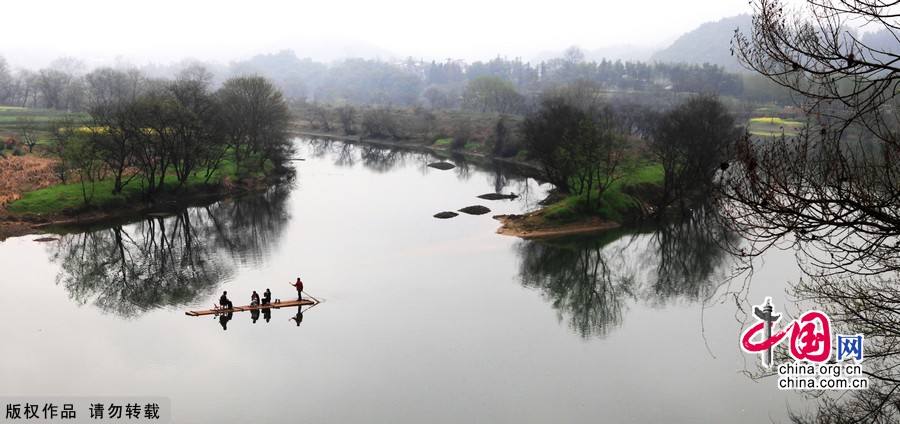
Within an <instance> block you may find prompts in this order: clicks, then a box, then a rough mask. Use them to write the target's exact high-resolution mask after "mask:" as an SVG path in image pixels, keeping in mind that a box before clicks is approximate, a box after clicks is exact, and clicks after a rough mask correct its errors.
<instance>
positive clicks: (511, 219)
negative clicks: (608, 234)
mask: <svg viewBox="0 0 900 424" xmlns="http://www.w3.org/2000/svg"><path fill="white" fill-rule="evenodd" d="M543 212H544V210H543V209H540V210H537V211H534V212H530V213H527V214H524V215H497V216H494V219H496V220H498V221H500V223H501V224H502V225H501V226H500V228H498V229H497V234H503V235H505V236H513V237H521V238H523V239H526V240H531V239H543V238H554V237H565V236H574V235H585V234H593V233H599V232H601V231H606V230H611V229H613V228H619V227H620V226H621V225H620V224H619V223H618V222H613V221H609V220H606V219H603V218H600V217H596V216H592V217H586V218H584V219H579V220H577V221H575V222H569V223H562V224H560V223H555V222H551V221H548V220H546V219H544V218H543V217H542V214H543Z"/></svg>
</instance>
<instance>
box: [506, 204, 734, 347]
mask: <svg viewBox="0 0 900 424" xmlns="http://www.w3.org/2000/svg"><path fill="white" fill-rule="evenodd" d="M730 237H733V236H732V235H730V233H728V232H726V231H725V230H724V229H722V227H720V226H717V225H715V224H714V220H711V219H709V218H708V216H707V215H705V214H702V213H698V214H697V215H696V216H694V217H693V218H691V219H689V220H686V221H684V222H681V223H677V224H669V225H663V226H660V227H659V228H657V229H655V230H652V231H649V232H640V231H637V232H636V231H626V230H617V231H610V232H606V233H603V234H601V235H598V236H594V237H587V238H574V239H567V240H564V241H554V242H538V241H523V242H520V243H519V244H518V252H519V256H520V258H521V265H520V272H519V276H520V279H521V282H522V284H523V285H524V286H526V287H533V288H536V289H539V290H540V291H541V292H542V293H543V295H544V296H545V297H546V298H548V299H549V301H550V302H551V304H552V306H553V308H554V309H556V310H557V312H558V313H559V316H560V319H563V318H564V319H566V320H567V321H568V324H569V326H570V327H571V328H572V329H573V330H574V331H575V332H577V333H578V334H579V335H581V336H582V337H585V338H588V337H592V336H604V335H606V334H607V333H608V332H609V331H610V330H611V329H614V328H616V327H618V326H619V325H621V323H622V319H623V312H624V311H625V309H626V307H627V303H628V302H629V301H636V300H642V301H646V302H650V303H663V302H666V301H668V300H670V299H675V298H679V299H686V300H690V301H699V300H705V299H706V298H708V297H709V296H711V295H712V294H713V293H714V292H715V288H716V286H717V284H718V283H719V282H721V281H722V280H723V279H724V273H725V269H726V267H725V266H723V265H724V264H725V262H726V261H727V260H728V259H729V258H730V256H729V255H728V254H727V252H726V251H725V250H723V249H721V248H720V245H721V243H722V241H723V239H724V238H730Z"/></svg>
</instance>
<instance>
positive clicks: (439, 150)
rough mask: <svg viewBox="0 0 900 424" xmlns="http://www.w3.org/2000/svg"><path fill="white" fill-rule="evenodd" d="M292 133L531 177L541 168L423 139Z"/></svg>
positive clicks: (297, 131)
mask: <svg viewBox="0 0 900 424" xmlns="http://www.w3.org/2000/svg"><path fill="white" fill-rule="evenodd" d="M292 133H293V134H294V135H296V136H298V137H307V138H311V139H326V140H336V141H342V142H345V143H351V144H367V145H372V146H379V147H384V148H395V149H407V150H415V151H420V152H426V153H431V154H433V155H435V156H438V157H444V158H450V157H453V156H461V157H463V158H465V159H467V160H470V161H472V162H476V163H482V164H488V163H490V162H499V163H503V164H506V165H510V166H513V167H515V168H517V169H518V170H520V171H522V172H523V175H525V176H528V177H532V178H540V175H541V168H540V167H539V166H538V165H537V164H535V163H532V162H528V161H524V160H519V159H515V158H501V157H496V156H491V155H488V154H484V153H479V152H471V151H465V150H453V149H450V148H449V147H448V145H435V144H427V142H426V141H424V140H411V141H397V140H385V139H373V138H364V137H360V136H355V135H352V136H348V135H344V134H336V133H325V132H315V131H308V130H303V129H295V130H293V131H292Z"/></svg>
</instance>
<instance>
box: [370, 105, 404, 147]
mask: <svg viewBox="0 0 900 424" xmlns="http://www.w3.org/2000/svg"><path fill="white" fill-rule="evenodd" d="M362 132H363V133H364V134H365V135H366V136H367V137H375V138H394V139H397V138H400V132H399V128H398V126H397V121H396V120H395V119H394V116H393V115H391V113H390V111H388V110H387V109H381V108H378V109H370V110H367V111H366V112H365V113H364V114H363V118H362Z"/></svg>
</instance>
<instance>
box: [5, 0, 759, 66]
mask: <svg viewBox="0 0 900 424" xmlns="http://www.w3.org/2000/svg"><path fill="white" fill-rule="evenodd" d="M749 11H750V9H749V5H748V4H747V0H642V1H634V0H616V1H610V0H581V1H577V0H545V1H539V2H536V1H527V0H519V1H511V0H501V1H492V0H442V1H426V0H369V1H351V0H320V1H304V0H281V1H278V0H244V1H232V0H220V1H192V0H141V1H135V0H80V1H77V0H58V1H51V0H24V1H21V0H20V1H5V2H4V4H3V8H2V16H3V18H4V19H3V34H4V35H3V36H2V37H0V55H4V56H6V57H7V58H8V59H9V60H10V62H13V64H18V63H19V62H31V63H35V62H37V63H40V62H41V61H49V59H51V58H53V57H56V56H60V55H73V56H79V57H83V58H86V59H88V61H89V62H94V61H97V60H98V59H103V60H109V59H111V58H113V57H115V56H117V55H121V56H124V57H126V58H128V59H129V60H131V61H132V62H135V63H145V62H149V61H155V62H168V61H175V60H178V59H181V58H184V57H188V56H190V57H194V58H198V59H203V60H219V61H228V60H231V59H235V58H242V57H245V56H248V55H251V54H254V53H262V52H272V51H277V50H280V49H283V48H292V49H294V50H295V51H297V54H298V55H300V56H301V57H302V56H307V55H311V56H313V57H315V56H318V55H319V53H318V52H317V51H316V50H317V49H319V50H321V49H322V48H333V47H334V46H336V45H342V44H351V43H352V44H361V45H370V46H373V47H378V48H381V49H384V50H386V51H389V52H391V53H394V54H396V55H398V56H414V57H425V58H446V57H453V58H464V59H469V60H471V59H485V58H490V57H494V56H496V55H498V54H500V55H503V56H508V57H516V56H520V57H523V58H525V59H528V58H530V57H532V56H534V55H535V54H537V53H539V52H542V51H547V50H554V51H558V50H562V49H564V48H566V47H568V46H570V45H578V46H581V47H582V48H584V49H588V50H590V49H595V48H600V47H606V46H616V45H638V46H648V47H649V46H652V47H663V46H665V45H666V44H667V43H669V42H671V41H672V40H673V39H674V38H675V37H677V36H678V35H680V34H681V33H683V32H686V31H689V30H691V29H694V28H695V27H697V26H698V25H700V24H701V23H703V22H706V21H711V20H718V19H720V18H723V17H727V16H733V15H736V14H739V13H747V12H749ZM31 63H29V66H34V65H32V64H31Z"/></svg>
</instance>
